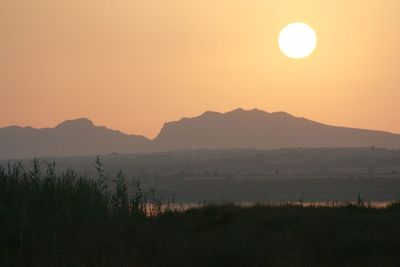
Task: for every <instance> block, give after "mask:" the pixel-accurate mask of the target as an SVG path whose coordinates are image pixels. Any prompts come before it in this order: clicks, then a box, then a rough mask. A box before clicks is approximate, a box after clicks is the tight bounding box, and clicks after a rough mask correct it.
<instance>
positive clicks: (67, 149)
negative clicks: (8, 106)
mask: <svg viewBox="0 0 400 267" xmlns="http://www.w3.org/2000/svg"><path fill="white" fill-rule="evenodd" d="M371 146H375V147H381V148H400V135H398V134H392V133H388V132H382V131H374V130H363V129H354V128H346V127H337V126H329V125H325V124H322V123H318V122H315V121H311V120H308V119H305V118H298V117H294V116H292V115H290V114H288V113H285V112H274V113H269V112H265V111H262V110H258V109H253V110H243V109H236V110H233V111H230V112H227V113H219V112H210V111H207V112H205V113H203V114H202V115H200V116H198V117H194V118H183V119H181V120H179V121H174V122H168V123H165V124H164V126H163V128H162V129H161V131H160V133H159V134H158V136H157V137H156V138H155V139H153V140H150V139H147V138H145V137H143V136H138V135H126V134H124V133H121V132H119V131H115V130H111V129H108V128H106V127H100V126H96V125H94V124H93V123H92V122H91V121H90V120H88V119H84V118H81V119H76V120H69V121H65V122H63V123H61V124H59V125H57V126H56V127H55V128H45V129H34V128H32V127H24V128H22V127H18V126H11V127H6V128H1V129H0V159H10V158H31V157H46V156H84V155H96V154H108V153H113V152H117V153H134V152H155V151H170V150H182V149H226V148H257V149H275V148H291V147H310V148H313V147H371Z"/></svg>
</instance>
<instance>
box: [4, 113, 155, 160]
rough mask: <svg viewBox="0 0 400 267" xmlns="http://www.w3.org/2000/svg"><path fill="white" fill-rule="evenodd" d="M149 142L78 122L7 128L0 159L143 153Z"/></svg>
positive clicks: (88, 122)
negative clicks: (48, 126) (39, 127)
mask: <svg viewBox="0 0 400 267" xmlns="http://www.w3.org/2000/svg"><path fill="white" fill-rule="evenodd" d="M149 143H150V140H149V139H147V138H145V137H143V136H138V135H126V134H123V133H121V132H119V131H114V130H110V129H108V128H106V127H99V126H95V125H94V124H93V123H92V121H90V120H88V119H85V118H81V119H76V120H69V121H65V122H63V123H61V124H59V125H57V126H56V127H55V128H45V129H34V128H31V127H24V128H22V127H18V126H11V127H6V128H2V129H0V158H3V159H4V158H8V159H12V158H31V157H47V156H84V155H96V154H106V153H112V152H120V153H131V152H135V151H144V150H146V149H147V147H148V146H149Z"/></svg>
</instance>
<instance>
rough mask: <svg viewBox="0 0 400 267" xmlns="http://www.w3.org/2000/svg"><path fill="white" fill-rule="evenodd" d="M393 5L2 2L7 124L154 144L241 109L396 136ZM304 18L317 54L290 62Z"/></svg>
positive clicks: (398, 50) (358, 0)
mask: <svg viewBox="0 0 400 267" xmlns="http://www.w3.org/2000/svg"><path fill="white" fill-rule="evenodd" d="M399 11H400V1H398V0H384V1H383V0H336V1H323V0H315V1H301V0H276V1H272V0H242V1H235V0H201V1H200V0H175V1H170V0H141V1H139V0H113V1H111V0H0V127H2V126H6V125H11V124H12V125H31V126H34V127H49V126H51V127H53V126H54V125H56V124H57V123H58V122H60V121H63V120H65V119H72V118H77V117H88V118H90V119H92V120H93V121H94V122H95V123H96V124H99V125H107V126H109V127H111V128H114V129H119V130H122V131H123V132H126V133H132V134H143V135H146V136H149V137H153V136H155V135H156V134H157V133H158V131H159V129H160V128H161V126H162V124H163V122H165V121H170V120H176V119H179V118H181V117H183V116H186V117H189V116H194V115H198V114H200V113H202V112H204V111H206V110H215V111H228V110H231V109H235V108H237V107H242V108H246V109H252V108H260V109H264V110H266V111H286V112H289V113H292V114H294V115H296V116H302V117H307V118H310V119H313V120H317V121H321V122H324V123H328V124H334V125H343V126H354V127H361V128H372V129H380V130H387V131H392V132H398V133H400V74H399V70H400V28H399V27H400V16H399ZM294 21H303V22H306V23H308V24H309V25H311V26H312V27H313V28H314V29H315V31H316V33H317V35H318V46H317V49H316V51H315V52H314V54H312V55H311V56H310V57H309V58H307V59H303V60H293V59H289V58H287V57H285V56H284V55H283V54H282V53H281V52H280V50H279V48H278V43H277V38H278V34H279V31H280V30H281V28H282V27H284V26H285V25H286V24H288V23H291V22H294Z"/></svg>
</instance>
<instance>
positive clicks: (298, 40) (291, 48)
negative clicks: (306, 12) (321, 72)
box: [278, 22, 317, 59]
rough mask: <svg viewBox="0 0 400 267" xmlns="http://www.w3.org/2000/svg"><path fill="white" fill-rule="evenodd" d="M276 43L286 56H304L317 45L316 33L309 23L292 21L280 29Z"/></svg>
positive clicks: (299, 57)
mask: <svg viewBox="0 0 400 267" xmlns="http://www.w3.org/2000/svg"><path fill="white" fill-rule="evenodd" d="M278 43H279V48H280V49H281V51H282V53H283V54H285V55H286V56H288V57H290V58H294V59H301V58H306V57H308V56H309V55H311V53H312V52H313V51H314V50H315V48H316V46H317V35H316V33H315V31H314V29H313V28H311V27H310V26H309V25H307V24H305V23H302V22H294V23H291V24H289V25H287V26H285V27H284V28H283V29H282V30H281V32H280V33H279V40H278Z"/></svg>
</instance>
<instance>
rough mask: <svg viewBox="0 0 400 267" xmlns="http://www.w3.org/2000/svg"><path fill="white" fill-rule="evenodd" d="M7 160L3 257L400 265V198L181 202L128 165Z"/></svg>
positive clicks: (15, 262)
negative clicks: (164, 197)
mask: <svg viewBox="0 0 400 267" xmlns="http://www.w3.org/2000/svg"><path fill="white" fill-rule="evenodd" d="M95 167H96V170H97V174H98V175H97V179H96V180H89V179H85V178H82V177H79V175H78V174H77V173H75V172H74V171H72V170H67V171H64V172H63V173H62V174H58V173H57V172H56V170H55V164H53V163H51V164H49V165H48V167H47V170H45V171H42V170H41V169H40V167H39V162H38V161H34V162H33V167H32V169H31V170H29V171H24V169H23V168H22V166H21V165H20V164H14V165H9V166H7V167H5V168H1V169H0V266H41V267H43V266H400V205H398V204H393V205H391V206H389V207H388V208H386V209H373V208H368V207H367V206H365V205H363V203H362V201H359V203H358V204H357V205H348V206H345V207H331V208H327V207H302V206H299V205H281V206H261V205H256V206H253V207H239V206H235V205H221V206H213V205H207V206H204V207H198V208H192V209H188V210H186V211H179V210H177V209H175V208H174V207H175V206H174V205H173V204H171V203H169V204H168V203H166V205H161V201H160V200H159V199H158V198H157V197H156V196H155V194H154V191H152V190H150V191H144V190H142V188H141V186H140V183H138V182H136V183H134V184H133V185H128V184H127V183H126V182H125V178H124V175H123V174H122V173H119V174H118V175H117V177H116V178H115V179H109V178H107V177H106V176H105V175H104V171H103V168H102V164H101V162H100V161H97V162H96V165H95Z"/></svg>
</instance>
